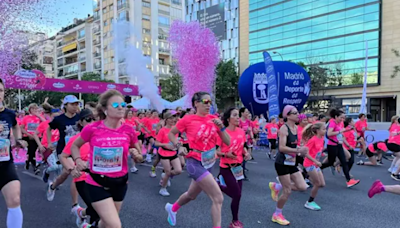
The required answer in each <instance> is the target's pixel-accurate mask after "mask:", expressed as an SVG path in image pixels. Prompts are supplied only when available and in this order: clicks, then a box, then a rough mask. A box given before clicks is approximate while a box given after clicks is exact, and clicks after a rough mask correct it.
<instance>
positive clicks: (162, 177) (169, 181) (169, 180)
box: [160, 173, 171, 187]
mask: <svg viewBox="0 0 400 228" xmlns="http://www.w3.org/2000/svg"><path fill="white" fill-rule="evenodd" d="M164 177H165V173H162V174H161V180H160V182H161V183H162V180H163V179H164ZM167 186H168V187H171V178H169V179H168V183H167Z"/></svg>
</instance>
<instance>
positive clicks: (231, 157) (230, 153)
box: [225, 152, 237, 159]
mask: <svg viewBox="0 0 400 228" xmlns="http://www.w3.org/2000/svg"><path fill="white" fill-rule="evenodd" d="M225 157H227V158H230V159H236V158H237V156H236V155H235V154H233V153H232V152H229V153H226V154H225Z"/></svg>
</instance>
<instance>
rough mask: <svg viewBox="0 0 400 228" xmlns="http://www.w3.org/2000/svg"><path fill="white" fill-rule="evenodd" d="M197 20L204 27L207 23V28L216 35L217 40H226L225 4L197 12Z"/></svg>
mask: <svg viewBox="0 0 400 228" xmlns="http://www.w3.org/2000/svg"><path fill="white" fill-rule="evenodd" d="M204 13H205V21H204ZM197 19H198V20H199V22H200V24H202V25H204V23H205V26H206V27H207V28H209V29H210V30H211V31H212V32H213V33H214V34H215V37H216V38H217V40H225V39H226V31H225V3H220V4H218V5H214V6H211V7H208V8H206V10H199V11H198V12H197Z"/></svg>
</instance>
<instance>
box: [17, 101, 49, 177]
mask: <svg viewBox="0 0 400 228" xmlns="http://www.w3.org/2000/svg"><path fill="white" fill-rule="evenodd" d="M28 111H29V115H27V116H25V117H24V119H22V122H21V131H22V133H23V134H24V138H23V139H24V140H25V141H26V142H27V143H28V159H27V160H26V161H25V169H26V170H29V164H31V165H32V166H33V172H34V173H35V175H37V174H39V173H40V170H39V168H38V167H39V165H36V150H37V149H38V144H37V142H36V140H35V136H34V134H36V133H37V128H38V127H39V124H40V123H41V122H43V121H45V119H44V118H43V117H42V116H41V115H40V113H39V106H38V105H37V104H30V105H29V107H28Z"/></svg>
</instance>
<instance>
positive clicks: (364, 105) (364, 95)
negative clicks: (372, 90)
mask: <svg viewBox="0 0 400 228" xmlns="http://www.w3.org/2000/svg"><path fill="white" fill-rule="evenodd" d="M367 79H368V41H365V70H364V84H363V90H362V97H361V106H360V112H359V114H361V113H363V114H367Z"/></svg>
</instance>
